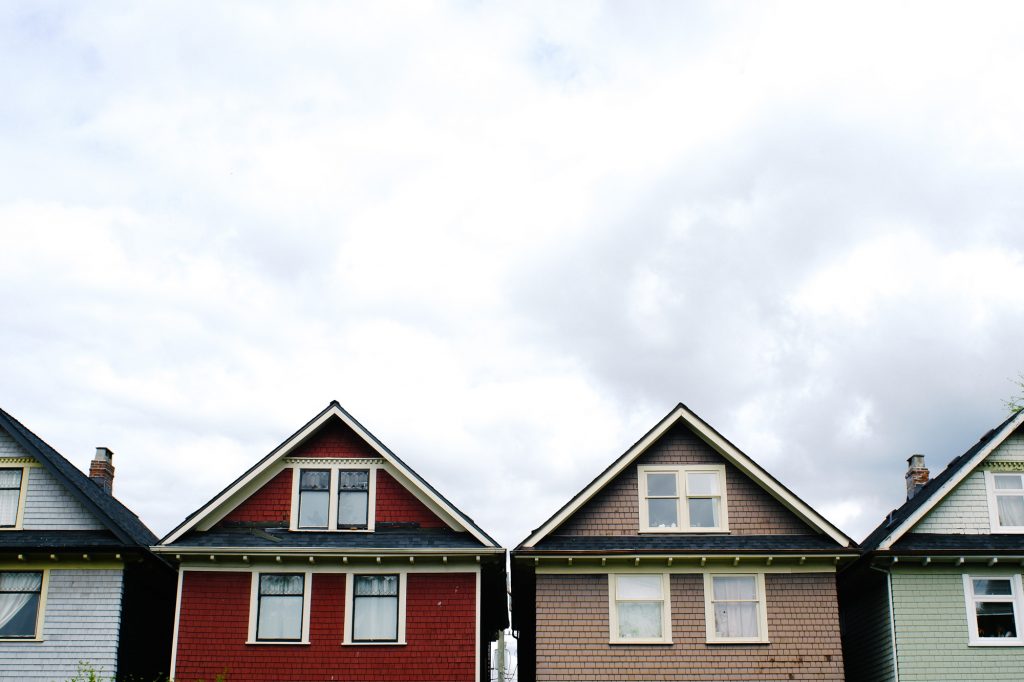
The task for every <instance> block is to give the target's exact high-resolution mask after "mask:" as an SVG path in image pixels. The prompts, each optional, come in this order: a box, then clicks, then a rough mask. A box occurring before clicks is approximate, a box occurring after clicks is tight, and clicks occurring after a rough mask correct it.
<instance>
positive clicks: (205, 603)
mask: <svg viewBox="0 0 1024 682" xmlns="http://www.w3.org/2000/svg"><path fill="white" fill-rule="evenodd" d="M251 579H252V578H251V574H250V573H229V572H195V571H187V572H186V573H185V574H184V582H183V585H182V603H181V616H180V623H179V630H178V654H177V664H176V665H177V675H176V677H175V680H176V681H177V682H194V681H195V680H199V679H205V680H212V679H213V678H214V677H215V676H216V675H218V674H223V673H226V674H227V676H228V679H229V680H268V681H276V682H292V681H305V682H312V681H314V680H367V681H369V680H424V681H426V680H446V681H458V680H462V681H466V682H468V681H470V680H473V679H474V677H475V669H474V665H475V640H476V634H475V633H476V576H475V575H474V574H472V573H438V574H430V573H410V574H409V577H408V594H407V596H406V642H407V644H406V645H405V646H358V645H356V646H342V644H341V641H342V639H343V636H344V626H345V624H344V614H345V575H344V574H340V573H319V574H314V575H313V593H312V612H311V614H310V644H308V645H277V646H275V645H267V644H253V645H247V644H245V640H246V637H247V634H248V627H249V595H250V586H251Z"/></svg>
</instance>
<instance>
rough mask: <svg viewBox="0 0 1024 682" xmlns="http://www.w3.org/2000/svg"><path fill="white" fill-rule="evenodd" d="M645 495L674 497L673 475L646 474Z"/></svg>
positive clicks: (674, 478) (674, 477) (674, 483)
mask: <svg viewBox="0 0 1024 682" xmlns="http://www.w3.org/2000/svg"><path fill="white" fill-rule="evenodd" d="M647 494H648V495H666V496H668V497H675V496H676V475H675V474H647Z"/></svg>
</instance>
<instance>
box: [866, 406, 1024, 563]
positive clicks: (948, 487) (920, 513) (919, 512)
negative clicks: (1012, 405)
mask: <svg viewBox="0 0 1024 682" xmlns="http://www.w3.org/2000/svg"><path fill="white" fill-rule="evenodd" d="M1022 423H1024V410H1022V411H1020V412H1018V413H1017V416H1016V417H1014V418H1013V419H1012V420H1010V421H1008V422H1007V423H1006V425H1005V426H1003V428H1002V430H1001V431H1000V432H999V433H997V434H995V435H994V436H992V440H990V441H989V442H988V443H986V444H985V447H983V448H982V449H981V450H978V452H976V453H975V454H974V457H972V458H971V460H970V461H969V462H967V464H964V465H963V466H962V467H960V470H959V471H957V472H956V473H955V474H953V476H951V477H950V479H949V480H948V481H946V482H945V483H943V484H942V485H941V486H940V487H939V488H938V489H937V490H933V491H932V492H931V493H929V495H928V499H927V500H925V503H924V504H922V505H921V506H920V507H918V508H917V509H915V510H914V512H913V513H912V514H911V515H910V516H908V517H907V518H906V519H904V520H903V523H901V524H900V525H898V526H896V528H895V529H894V530H893V531H892V532H891V533H889V534H888V535H887V536H885V539H884V540H882V541H881V542H879V543H878V547H877V549H881V550H886V549H890V548H892V546H893V544H895V543H896V541H897V540H899V539H900V538H901V537H903V536H904V535H905V534H906V533H907V531H909V530H910V529H911V528H913V527H914V526H916V525H917V524H918V522H919V521H920V520H921V519H923V518H924V517H925V515H926V514H928V512H930V511H931V510H932V509H934V508H935V505H937V504H938V503H939V502H941V501H942V499H943V498H945V497H946V495H948V494H949V493H950V492H951V491H952V490H953V489H954V488H956V487H957V486H958V485H960V483H961V482H963V480H964V479H965V478H967V476H968V475H969V474H970V473H971V472H972V471H974V470H975V469H976V468H977V467H978V465H979V464H981V463H982V462H983V461H985V458H986V457H988V456H989V455H991V454H992V451H993V450H995V449H996V448H998V447H999V446H1000V445H1002V444H1003V441H1005V440H1006V439H1007V438H1009V436H1010V434H1012V433H1013V432H1014V431H1016V430H1017V427H1019V426H1020V425H1021V424H1022Z"/></svg>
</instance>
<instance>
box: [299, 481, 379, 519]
mask: <svg viewBox="0 0 1024 682" xmlns="http://www.w3.org/2000/svg"><path fill="white" fill-rule="evenodd" d="M295 472H296V473H295V503H294V506H293V516H292V518H293V519H294V521H293V524H292V529H293V530H328V531H334V530H373V516H374V515H373V491H374V479H375V478H376V477H375V475H374V474H375V471H374V469H373V468H369V469H340V468H331V469H316V468H310V469H304V468H297V469H296V470H295Z"/></svg>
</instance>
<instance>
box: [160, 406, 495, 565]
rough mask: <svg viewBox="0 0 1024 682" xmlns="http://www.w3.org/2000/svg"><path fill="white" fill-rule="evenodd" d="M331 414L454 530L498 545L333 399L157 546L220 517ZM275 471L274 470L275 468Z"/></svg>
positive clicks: (330, 416)
mask: <svg viewBox="0 0 1024 682" xmlns="http://www.w3.org/2000/svg"><path fill="white" fill-rule="evenodd" d="M332 417H337V418H338V419H340V420H341V421H342V422H343V423H344V424H345V425H347V426H348V427H349V428H351V429H352V430H353V431H354V432H355V433H356V435H358V436H359V437H360V438H361V439H363V441H365V442H366V443H367V445H369V446H370V447H371V448H373V450H374V451H375V452H377V454H379V455H380V456H381V457H382V458H383V459H384V461H386V462H387V463H388V464H390V465H391V466H392V467H393V468H394V469H393V470H394V472H396V473H399V474H401V479H399V480H398V482H399V483H401V484H408V486H412V487H411V488H410V492H412V493H413V495H415V496H416V497H417V498H418V499H419V500H420V501H421V502H424V503H425V504H426V505H427V506H428V507H430V508H431V509H432V510H433V511H435V512H437V511H440V512H442V514H443V515H445V516H448V517H449V519H448V520H449V521H450V522H451V524H454V525H455V526H456V530H466V531H469V533H470V534H471V535H472V536H473V537H474V538H476V539H477V540H479V541H480V542H481V543H483V544H484V545H485V546H487V547H496V546H497V545H496V544H495V543H494V541H493V540H491V539H490V538H488V537H487V536H486V535H484V534H483V533H482V532H481V531H480V530H478V529H477V527H476V526H475V524H473V523H472V522H471V521H470V520H469V519H468V518H467V517H466V516H465V515H464V514H463V513H462V512H460V511H459V510H458V509H456V508H455V507H454V506H452V505H451V504H450V503H448V502H446V501H445V500H444V499H442V498H441V497H439V496H438V495H437V494H435V493H434V492H433V491H432V490H430V489H429V488H427V487H425V486H423V485H422V484H421V483H420V482H419V479H418V477H417V476H416V474H415V473H414V472H413V471H412V470H411V469H410V468H409V467H408V466H406V465H405V464H404V463H403V462H401V461H400V460H398V459H397V458H396V457H395V456H394V455H392V454H391V452H390V451H388V449H387V448H385V447H383V446H382V445H381V444H380V443H379V442H378V441H377V439H376V438H375V437H373V435H371V434H370V433H369V432H368V431H367V430H366V429H365V428H363V426H362V425H361V424H360V423H359V422H357V421H355V420H354V419H353V418H352V417H351V416H350V415H349V414H348V413H347V412H345V410H343V409H342V408H341V406H339V405H338V404H337V403H336V402H332V403H331V404H330V405H329V406H328V407H327V409H325V410H324V411H323V412H321V413H320V414H319V415H318V416H317V417H316V418H314V419H313V421H311V422H309V424H307V425H306V426H305V427H303V428H302V429H300V430H299V431H297V432H296V433H295V434H294V435H293V436H291V437H290V438H289V439H288V440H286V441H285V442H284V443H282V444H281V445H279V446H278V447H277V448H275V449H274V450H273V451H271V453H270V454H269V455H267V456H266V457H264V458H263V461H262V462H260V463H259V464H258V465H256V466H255V467H253V468H252V469H251V470H250V471H249V472H248V473H247V474H246V475H245V476H243V477H242V478H241V479H239V480H238V481H236V482H235V483H233V484H232V485H230V486H228V487H227V488H225V489H224V490H223V491H221V493H220V494H218V495H217V496H216V497H215V498H214V499H212V500H211V501H210V502H208V503H206V504H205V505H203V506H202V507H200V509H199V510H198V511H196V513H195V514H194V515H193V516H192V518H190V519H189V520H188V521H186V522H185V523H183V524H182V525H180V526H179V527H178V528H176V529H174V530H173V531H172V532H171V534H170V535H168V536H167V537H165V538H164V539H163V540H161V541H160V542H159V543H158V546H160V545H169V544H170V543H172V542H174V541H175V540H178V539H179V538H181V537H182V536H183V535H185V533H187V532H188V531H190V530H192V529H193V528H195V527H197V526H199V525H200V524H202V523H203V522H204V521H206V520H208V519H210V518H211V517H215V516H216V515H218V514H219V517H220V518H223V517H224V516H225V515H226V514H227V513H228V512H229V511H230V509H233V508H234V506H236V505H232V506H231V507H229V508H227V509H222V507H223V506H225V504H226V503H228V502H230V501H231V498H232V497H233V496H234V495H236V494H237V493H239V492H240V491H243V490H244V489H245V488H246V487H247V486H249V485H251V484H252V483H253V482H256V481H259V480H260V478H261V477H262V476H263V475H264V474H266V473H267V472H268V470H270V469H271V468H272V467H274V465H277V464H279V463H280V461H281V460H282V459H283V458H285V457H287V456H288V455H290V454H291V451H292V450H294V449H295V448H296V447H297V446H298V445H299V444H301V443H302V442H304V441H305V440H306V439H307V438H308V437H309V436H311V435H312V434H313V433H314V432H315V431H317V430H318V429H319V428H320V427H322V426H323V425H324V423H326V422H327V420H328V419H331V418H332ZM274 473H276V471H275V472H274ZM239 502H240V501H239ZM451 524H450V525H451Z"/></svg>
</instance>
